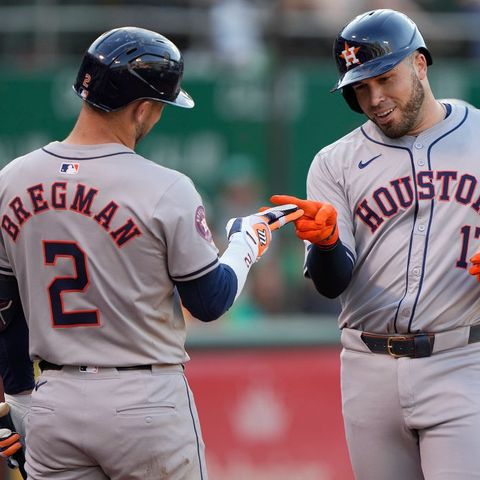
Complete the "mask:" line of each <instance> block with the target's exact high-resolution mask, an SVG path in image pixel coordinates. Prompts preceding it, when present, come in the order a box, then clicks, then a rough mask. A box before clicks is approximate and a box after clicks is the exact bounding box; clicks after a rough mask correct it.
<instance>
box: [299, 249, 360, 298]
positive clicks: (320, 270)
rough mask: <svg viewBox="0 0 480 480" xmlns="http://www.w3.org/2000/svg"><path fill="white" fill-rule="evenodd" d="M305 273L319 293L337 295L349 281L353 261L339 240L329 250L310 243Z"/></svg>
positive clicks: (333, 296) (326, 295) (329, 295)
mask: <svg viewBox="0 0 480 480" xmlns="http://www.w3.org/2000/svg"><path fill="white" fill-rule="evenodd" d="M306 267H307V273H308V276H309V277H310V278H311V279H312V280H313V283H314V285H315V288H316V289H317V290H318V292H319V293H321V294H322V295H324V296H325V297H328V298H336V297H338V296H339V295H340V294H341V293H342V292H343V291H344V290H345V289H346V288H347V286H348V284H349V283H350V279H351V278H352V271H353V263H352V260H351V256H349V255H348V254H347V249H346V248H345V246H344V245H343V243H342V242H341V241H340V240H339V241H338V243H337V244H336V245H335V247H333V248H332V249H330V250H322V249H321V248H319V247H317V246H315V245H312V246H311V247H310V250H309V252H308V255H307V262H306Z"/></svg>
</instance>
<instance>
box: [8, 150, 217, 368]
mask: <svg viewBox="0 0 480 480" xmlns="http://www.w3.org/2000/svg"><path fill="white" fill-rule="evenodd" d="M0 218H1V237H0V240H1V241H0V273H3V274H7V275H8V274H10V275H13V274H14V275H15V276H16V278H17V281H18V284H19V290H20V295H21V299H22V304H23V307H24V310H25V316H26V318H27V321H28V324H29V328H30V353H31V355H32V356H33V358H41V359H47V360H48V361H50V362H53V363H57V364H73V365H99V366H107V367H108V366H122V365H125V366H128V365H143V364H157V363H159V364H179V363H183V362H185V361H186V360H188V355H187V354H186V352H185V348H184V343H185V336H186V329H185V321H184V319H183V315H182V312H181V309H180V304H179V301H178V297H177V295H176V291H175V284H174V282H175V280H179V281H182V280H193V279H195V278H197V277H199V276H201V275H204V274H205V273H208V272H209V271H210V270H212V269H213V268H215V267H216V265H217V264H218V250H217V248H216V246H215V244H214V243H213V240H212V236H211V234H210V231H209V229H208V226H207V224H206V220H205V209H204V207H203V205H202V200H201V198H200V195H199V194H198V193H197V191H196V190H195V188H194V186H193V184H192V182H191V181H190V179H189V178H187V177H186V176H185V175H183V174H181V173H179V172H177V171H175V170H171V169H168V168H164V167H162V166H160V165H157V164H155V163H154V162H151V161H149V160H146V159H145V158H143V157H141V156H140V155H137V154H136V153H135V152H134V151H133V150H131V149H129V148H126V147H124V146H121V145H118V144H106V145H91V146H75V145H66V144H63V143H59V142H53V143H51V144H49V145H47V146H45V147H44V148H42V149H39V150H36V151H34V152H32V153H29V154H28V155H25V156H23V157H20V158H17V159H15V160H14V161H12V162H11V163H9V164H8V165H7V166H6V167H5V168H4V169H3V170H2V171H1V172H0ZM26 272H28V275H26V274H25V273H26Z"/></svg>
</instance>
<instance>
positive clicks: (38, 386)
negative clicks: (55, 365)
mask: <svg viewBox="0 0 480 480" xmlns="http://www.w3.org/2000/svg"><path fill="white" fill-rule="evenodd" d="M46 383H47V380H44V381H43V382H37V383H36V384H35V390H38V389H39V388H40V387H41V386H42V385H45V384H46Z"/></svg>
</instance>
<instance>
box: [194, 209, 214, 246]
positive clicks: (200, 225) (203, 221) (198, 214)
mask: <svg viewBox="0 0 480 480" xmlns="http://www.w3.org/2000/svg"><path fill="white" fill-rule="evenodd" d="M195 228H196V229H197V232H198V233H199V235H200V236H201V237H202V238H204V239H205V240H206V241H207V242H211V241H212V232H211V231H210V228H208V225H207V218H206V216H205V208H204V207H203V205H200V206H199V207H197V210H196V211H195Z"/></svg>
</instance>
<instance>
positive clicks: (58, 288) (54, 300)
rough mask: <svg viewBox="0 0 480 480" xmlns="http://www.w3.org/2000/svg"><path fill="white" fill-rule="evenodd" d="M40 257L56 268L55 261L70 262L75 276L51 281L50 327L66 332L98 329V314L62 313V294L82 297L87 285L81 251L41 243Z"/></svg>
mask: <svg viewBox="0 0 480 480" xmlns="http://www.w3.org/2000/svg"><path fill="white" fill-rule="evenodd" d="M43 253H44V257H45V264H46V265H47V266H52V267H55V266H56V264H57V260H58V258H59V257H63V258H65V259H71V260H72V261H73V266H74V270H75V275H72V276H66V277H56V278H54V280H53V281H52V283H50V285H49V287H48V294H49V296H50V308H51V312H52V320H53V326H54V327H58V328H62V327H63V328H65V327H81V326H94V325H99V321H98V310H74V311H67V312H66V311H65V310H64V309H63V301H62V294H63V293H68V292H77V293H82V292H85V291H86V290H87V289H88V286H89V283H90V281H89V278H88V271H87V257H86V255H85V253H84V252H83V250H81V249H80V247H79V246H78V245H77V243H75V242H60V241H57V242H54V241H44V242H43Z"/></svg>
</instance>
